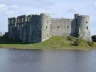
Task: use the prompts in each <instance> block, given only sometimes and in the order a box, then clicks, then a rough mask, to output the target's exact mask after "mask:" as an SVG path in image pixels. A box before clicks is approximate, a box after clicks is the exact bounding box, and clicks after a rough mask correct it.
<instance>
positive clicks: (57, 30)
mask: <svg viewBox="0 0 96 72" xmlns="http://www.w3.org/2000/svg"><path fill="white" fill-rule="evenodd" d="M51 35H52V36H58V35H59V36H69V35H76V22H75V20H74V19H65V18H51Z"/></svg>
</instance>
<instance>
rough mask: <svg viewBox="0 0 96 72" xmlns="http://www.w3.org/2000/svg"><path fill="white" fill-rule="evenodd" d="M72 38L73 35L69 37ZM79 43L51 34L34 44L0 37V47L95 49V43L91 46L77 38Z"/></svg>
mask: <svg viewBox="0 0 96 72" xmlns="http://www.w3.org/2000/svg"><path fill="white" fill-rule="evenodd" d="M71 38H72V39H74V37H71ZM79 42H80V44H79V45H78V46H74V45H72V44H70V41H69V40H68V39H67V37H64V36H53V37H51V38H50V39H48V40H46V41H44V42H42V43H35V44H25V43H22V42H21V41H18V40H12V39H8V38H6V37H0V48H11V49H68V50H69V49H70V50H91V49H96V43H94V45H93V46H89V45H88V43H87V41H84V40H81V39H80V40H79Z"/></svg>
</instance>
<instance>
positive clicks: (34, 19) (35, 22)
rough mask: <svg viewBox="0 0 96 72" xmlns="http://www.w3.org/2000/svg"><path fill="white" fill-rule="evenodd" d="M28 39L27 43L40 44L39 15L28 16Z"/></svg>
mask: <svg viewBox="0 0 96 72" xmlns="http://www.w3.org/2000/svg"><path fill="white" fill-rule="evenodd" d="M29 19H30V20H29V23H28V28H29V31H28V32H29V38H28V42H41V23H40V15H32V16H29Z"/></svg>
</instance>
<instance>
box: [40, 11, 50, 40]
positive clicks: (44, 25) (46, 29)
mask: <svg viewBox="0 0 96 72" xmlns="http://www.w3.org/2000/svg"><path fill="white" fill-rule="evenodd" d="M40 19H41V41H45V40H47V39H49V38H50V15H49V14H45V13H41V15H40Z"/></svg>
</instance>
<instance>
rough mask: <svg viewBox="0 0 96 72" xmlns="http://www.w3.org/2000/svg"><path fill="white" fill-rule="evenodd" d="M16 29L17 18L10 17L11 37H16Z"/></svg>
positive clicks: (9, 28) (9, 29)
mask: <svg viewBox="0 0 96 72" xmlns="http://www.w3.org/2000/svg"><path fill="white" fill-rule="evenodd" d="M15 29H16V18H15V17H14V18H8V32H9V34H8V36H9V38H12V39H15V36H16V35H15V31H16V30H15Z"/></svg>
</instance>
